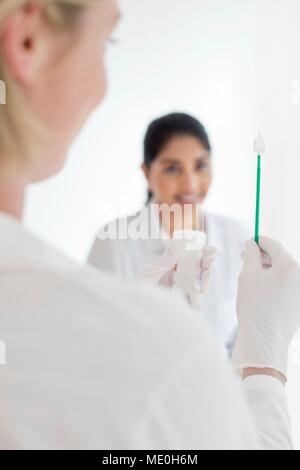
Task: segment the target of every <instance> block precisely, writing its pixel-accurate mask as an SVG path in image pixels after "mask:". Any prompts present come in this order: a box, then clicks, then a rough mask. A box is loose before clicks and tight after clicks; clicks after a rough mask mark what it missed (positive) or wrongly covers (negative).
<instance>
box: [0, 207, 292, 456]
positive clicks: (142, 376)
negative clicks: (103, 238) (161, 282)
mask: <svg viewBox="0 0 300 470" xmlns="http://www.w3.org/2000/svg"><path fill="white" fill-rule="evenodd" d="M0 241H1V243H0V306H1V311H0V339H1V340H2V341H5V343H6V347H7V365H5V366H2V365H1V366H0V416H1V419H0V448H1V449H139V448H144V449H253V448H257V447H262V446H264V447H265V448H274V447H275V448H285V449H286V448H290V446H291V443H290V430H289V423H288V412H287V407H286V397H285V389H284V387H283V386H282V385H281V384H280V382H278V381H276V380H275V379H272V378H270V377H253V378H251V379H248V380H246V381H245V382H244V384H243V387H244V391H242V390H241V388H240V387H241V385H240V384H239V383H237V381H236V380H235V379H234V378H233V376H232V373H231V371H230V370H229V369H228V365H227V362H226V361H225V359H224V357H223V356H222V354H221V352H220V351H219V350H218V348H217V347H216V346H215V344H214V341H213V339H212V337H211V335H210V333H209V330H208V328H207V326H206V324H205V322H202V321H196V320H195V318H194V315H193V314H192V312H191V311H190V309H189V308H188V307H187V306H186V304H185V302H184V301H183V300H182V299H181V296H180V295H179V294H175V293H172V292H169V291H166V290H165V289H160V288H158V287H156V288H154V287H152V286H150V285H149V284H145V285H144V284H143V283H141V285H140V286H139V289H136V284H135V283H134V284H132V283H131V282H128V281H124V280H118V279H116V278H114V277H112V276H110V275H108V274H103V273H98V272H96V270H94V269H92V268H84V267H81V266H80V265H77V264H76V263H74V262H72V261H70V260H68V259H67V258H65V257H64V256H62V255H61V254H59V253H57V252H56V251H54V250H53V249H51V248H50V247H48V246H47V245H46V244H44V243H43V242H41V241H39V240H38V239H36V238H35V237H33V236H32V235H30V234H29V233H27V232H25V231H24V230H23V229H22V227H21V226H20V225H19V224H18V223H17V222H16V221H14V220H13V219H11V218H9V217H7V216H4V215H0ZM247 396H248V397H249V400H250V406H251V407H252V413H251V411H250V408H249V406H248V404H247V401H246V398H245V397H247ZM253 417H254V420H253ZM255 421H257V422H256V425H255V424H254V422H255Z"/></svg>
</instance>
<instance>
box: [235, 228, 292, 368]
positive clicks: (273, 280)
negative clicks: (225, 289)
mask: <svg viewBox="0 0 300 470" xmlns="http://www.w3.org/2000/svg"><path fill="white" fill-rule="evenodd" d="M259 245H260V249H259V247H258V246H257V244H256V243H255V242H254V241H250V242H248V243H247V245H246V252H245V263H244V268H243V271H242V274H241V276H240V279H239V291H238V300H237V315H238V321H239V327H238V334H237V341H236V345H235V348H234V351H233V356H232V363H233V365H234V366H235V367H236V368H237V369H238V371H239V372H241V371H242V370H243V369H245V368H248V367H255V368H270V369H275V370H277V371H279V372H281V373H282V374H283V375H284V376H285V377H287V364H288V349H289V345H290V343H291V340H292V338H293V336H294V335H295V333H296V332H297V329H298V328H299V327H300V267H299V265H298V264H297V263H296V262H295V261H294V260H293V259H292V258H291V257H290V256H289V255H288V254H287V252H286V251H285V250H284V248H283V247H282V246H281V245H280V244H279V243H277V242H276V241H274V240H271V239H269V238H266V237H260V242H259ZM261 250H262V251H261ZM266 254H267V255H268V257H266V256H265V255H266ZM266 259H267V260H268V262H267V264H264V260H266ZM270 261H271V266H270Z"/></svg>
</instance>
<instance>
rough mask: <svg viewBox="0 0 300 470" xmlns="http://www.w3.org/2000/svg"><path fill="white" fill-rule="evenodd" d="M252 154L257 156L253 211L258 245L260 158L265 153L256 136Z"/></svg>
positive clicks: (259, 136)
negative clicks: (254, 205) (254, 207)
mask: <svg viewBox="0 0 300 470" xmlns="http://www.w3.org/2000/svg"><path fill="white" fill-rule="evenodd" d="M254 152H256V154H257V177H256V211H255V234H254V240H255V241H256V243H257V244H258V243H259V222H260V187H261V186H260V185H261V157H262V155H263V154H264V153H265V143H264V141H263V139H262V137H261V134H260V133H259V134H258V137H257V138H256V139H255V141H254Z"/></svg>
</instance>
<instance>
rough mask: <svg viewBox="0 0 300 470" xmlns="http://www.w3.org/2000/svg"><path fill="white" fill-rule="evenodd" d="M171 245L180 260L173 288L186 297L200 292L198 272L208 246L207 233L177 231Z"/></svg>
mask: <svg viewBox="0 0 300 470" xmlns="http://www.w3.org/2000/svg"><path fill="white" fill-rule="evenodd" d="M171 244H172V246H173V248H174V249H175V251H176V254H177V258H178V263H177V270H176V272H175V273H174V284H173V287H174V288H175V289H179V290H181V291H183V292H184V293H185V294H186V295H189V294H192V293H193V292H195V291H196V290H200V279H197V276H196V272H197V266H199V264H200V263H201V259H202V258H203V254H204V249H205V247H206V244H207V235H206V233H204V232H200V231H197V230H176V231H175V232H174V233H173V238H172V240H171Z"/></svg>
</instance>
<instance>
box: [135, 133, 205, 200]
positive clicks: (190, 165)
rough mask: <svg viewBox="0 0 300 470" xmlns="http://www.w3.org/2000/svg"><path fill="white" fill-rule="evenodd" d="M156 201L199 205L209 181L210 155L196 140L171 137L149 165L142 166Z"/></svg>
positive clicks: (190, 137)
mask: <svg viewBox="0 0 300 470" xmlns="http://www.w3.org/2000/svg"><path fill="white" fill-rule="evenodd" d="M143 169H144V172H145V175H146V178H147V180H148V184H149V189H150V191H151V192H152V194H153V197H154V199H155V201H156V202H157V203H158V204H168V205H169V206H171V205H173V204H180V205H182V206H183V205H186V204H191V205H193V206H195V205H197V204H202V203H203V202H204V200H205V198H206V196H207V193H208V191H209V188H210V185H211V181H212V169H211V155H210V152H209V151H208V150H207V149H206V148H205V147H204V146H203V144H202V143H201V142H200V140H199V139H197V138H196V137H193V136H189V135H183V136H180V135H178V136H174V137H172V138H171V139H170V140H169V141H168V143H167V144H166V145H165V146H164V148H163V149H162V151H161V152H160V153H159V154H158V155H157V158H156V159H155V161H154V162H153V163H152V164H151V166H150V168H146V167H145V166H144V167H143Z"/></svg>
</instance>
